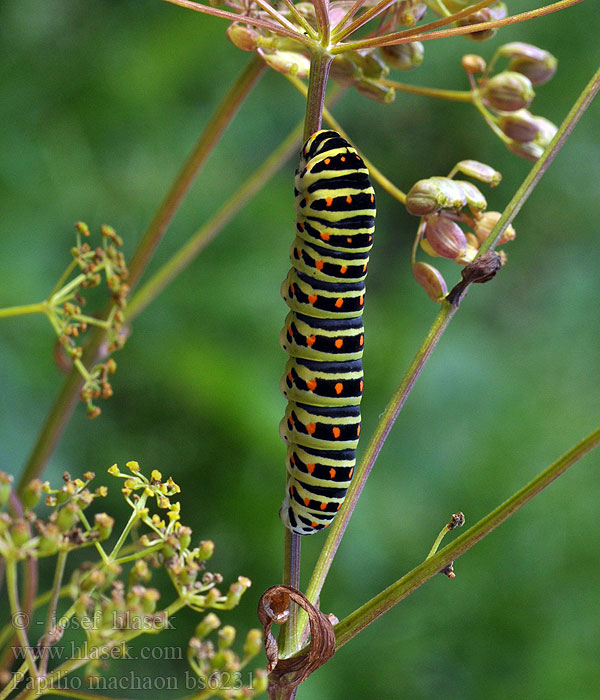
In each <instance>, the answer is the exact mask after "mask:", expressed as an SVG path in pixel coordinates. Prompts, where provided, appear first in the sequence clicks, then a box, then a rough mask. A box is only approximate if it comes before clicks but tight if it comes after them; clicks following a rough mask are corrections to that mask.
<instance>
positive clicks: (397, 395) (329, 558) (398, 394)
mask: <svg viewBox="0 0 600 700" xmlns="http://www.w3.org/2000/svg"><path fill="white" fill-rule="evenodd" d="M456 311H457V309H456V308H454V307H451V306H450V304H448V303H444V304H443V305H442V308H441V310H440V312H439V313H438V315H437V317H436V319H435V321H434V322H433V325H432V326H431V328H430V329H429V332H428V333H427V335H426V336H425V340H424V341H423V344H422V345H421V347H420V348H419V350H418V352H417V354H416V355H415V358H414V359H413V361H412V363H411V364H410V367H409V368H408V370H407V371H406V374H405V375H404V378H403V379H402V382H401V383H400V385H399V386H398V388H397V389H396V391H395V392H394V394H393V396H392V398H391V399H390V401H389V403H388V405H387V406H386V409H385V411H384V412H383V415H382V417H381V420H380V421H379V424H378V425H377V428H376V429H375V433H374V434H373V437H372V438H371V441H370V442H369V445H368V447H367V449H366V451H365V453H364V455H363V458H362V460H361V462H360V464H359V465H358V467H357V468H356V473H355V474H354V477H353V479H352V483H351V484H350V488H349V489H348V493H347V495H346V498H345V500H344V503H343V505H342V508H341V509H340V512H339V513H338V515H337V516H336V518H335V520H334V521H333V524H332V526H331V528H330V531H329V534H328V537H327V540H326V541H325V545H324V546H323V549H322V551H321V554H320V556H319V559H318V561H317V563H316V565H315V569H314V572H313V575H312V578H311V580H310V583H309V584H308V588H307V591H306V597H307V598H308V599H309V600H310V602H311V603H312V604H313V605H314V604H315V603H316V601H317V600H318V598H319V596H320V594H321V590H322V588H323V584H324V583H325V579H326V577H327V574H328V573H329V569H330V567H331V564H332V563H333V558H334V557H335V554H336V552H337V549H338V547H339V544H340V542H341V540H342V537H343V536H344V532H345V531H346V527H347V526H348V522H349V520H350V517H351V516H352V513H353V512H354V508H355V507H356V503H357V501H358V498H359V496H360V494H361V493H362V490H363V488H364V486H365V483H366V481H367V479H368V477H369V474H370V473H371V469H372V468H373V465H374V464H375V460H376V459H377V455H378V454H379V452H380V450H381V448H382V447H383V444H384V442H385V440H386V438H387V436H388V435H389V433H390V430H391V429H392V426H393V425H394V422H395V420H396V418H397V417H398V414H399V413H400V411H401V410H402V407H403V406H404V403H405V402H406V399H407V398H408V395H409V394H410V392H411V390H412V388H413V386H414V385H415V383H416V381H417V379H418V378H419V376H420V374H421V372H422V370H423V367H424V366H425V364H426V362H427V360H428V359H429V357H430V356H431V353H432V352H433V351H434V350H435V348H436V346H437V344H438V343H439V341H440V339H441V337H442V335H443V334H444V331H445V330H446V328H447V327H448V325H449V323H450V321H451V320H452V318H453V316H454V314H455V313H456ZM302 617H304V616H302ZM304 622H305V620H304V619H303V620H302V623H304Z"/></svg>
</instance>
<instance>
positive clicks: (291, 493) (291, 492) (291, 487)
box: [290, 486, 294, 496]
mask: <svg viewBox="0 0 600 700" xmlns="http://www.w3.org/2000/svg"><path fill="white" fill-rule="evenodd" d="M293 495H294V487H293V486H290V496H293Z"/></svg>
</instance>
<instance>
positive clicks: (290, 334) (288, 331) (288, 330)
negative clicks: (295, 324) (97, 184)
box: [287, 326, 294, 340]
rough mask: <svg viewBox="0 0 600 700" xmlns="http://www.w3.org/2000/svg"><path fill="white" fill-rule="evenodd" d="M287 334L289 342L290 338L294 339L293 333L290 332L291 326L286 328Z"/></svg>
mask: <svg viewBox="0 0 600 700" xmlns="http://www.w3.org/2000/svg"><path fill="white" fill-rule="evenodd" d="M287 334H288V335H289V336H290V340H292V338H293V337H294V333H293V332H292V327H291V326H288V329H287Z"/></svg>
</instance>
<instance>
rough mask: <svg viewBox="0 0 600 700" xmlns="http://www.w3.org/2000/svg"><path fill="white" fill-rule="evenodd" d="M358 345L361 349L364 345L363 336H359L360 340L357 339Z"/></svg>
mask: <svg viewBox="0 0 600 700" xmlns="http://www.w3.org/2000/svg"><path fill="white" fill-rule="evenodd" d="M358 344H359V345H360V347H361V348H362V346H363V345H364V344H365V336H364V335H361V336H360V339H359V341H358Z"/></svg>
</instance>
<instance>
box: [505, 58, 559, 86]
mask: <svg viewBox="0 0 600 700" xmlns="http://www.w3.org/2000/svg"><path fill="white" fill-rule="evenodd" d="M557 65H558V61H557V60H556V58H555V57H554V56H552V55H551V54H548V57H547V58H546V59H544V60H543V61H535V60H533V59H531V58H515V59H513V60H512V61H511V62H510V63H509V64H508V69H509V70H512V71H516V72H517V73H522V74H523V75H525V76H527V77H528V78H529V80H531V84H532V85H543V84H544V83H547V82H548V81H549V80H550V79H551V78H553V77H554V74H555V73H556V68H557Z"/></svg>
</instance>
